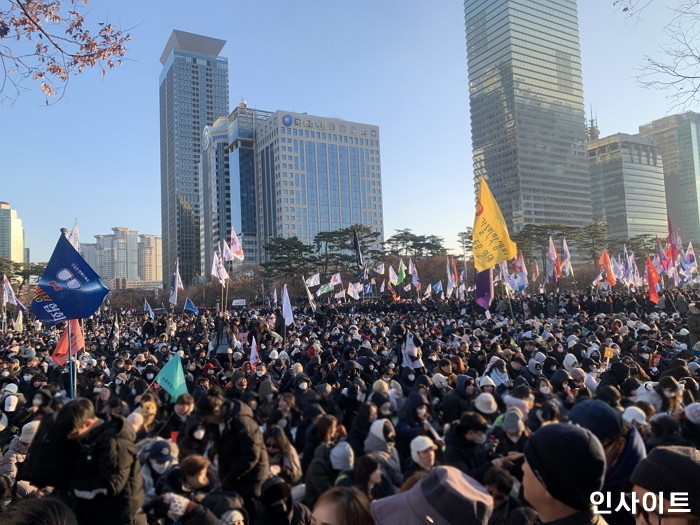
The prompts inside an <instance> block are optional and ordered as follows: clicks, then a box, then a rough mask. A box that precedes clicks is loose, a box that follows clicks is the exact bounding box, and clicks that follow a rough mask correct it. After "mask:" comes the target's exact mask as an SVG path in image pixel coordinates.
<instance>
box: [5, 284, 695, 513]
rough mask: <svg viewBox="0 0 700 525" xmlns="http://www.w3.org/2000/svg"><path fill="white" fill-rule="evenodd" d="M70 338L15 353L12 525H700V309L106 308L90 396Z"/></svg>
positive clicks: (602, 299)
mask: <svg viewBox="0 0 700 525" xmlns="http://www.w3.org/2000/svg"><path fill="white" fill-rule="evenodd" d="M696 301H697V303H696ZM115 318H118V323H115ZM62 329H63V326H53V327H49V326H42V325H41V323H39V322H38V321H35V322H33V323H32V322H31V321H30V322H29V323H28V325H27V326H26V327H25V328H24V329H23V330H22V331H14V330H13V329H12V327H10V328H9V329H8V330H6V331H5V332H4V333H2V334H1V335H0V392H1V393H2V394H1V396H0V431H1V432H0V447H1V450H2V456H1V459H0V522H2V523H8V524H32V525H39V524H47V525H49V524H50V525H54V524H60V525H64V524H65V525H69V524H70V525H73V524H78V525H127V524H141V525H143V524H146V523H149V524H173V523H182V524H205V525H219V524H222V525H224V524H225V525H250V524H260V525H277V524H280V525H282V524H284V525H292V524H294V525H296V524H311V523H314V524H317V525H351V524H352V525H358V524H360V525H362V524H378V525H387V524H391V525H393V524H401V525H408V524H413V523H416V524H417V523H432V524H462V523H483V524H487V523H488V524H493V525H505V524H508V525H510V524H513V525H520V524H533V523H539V522H543V523H550V522H552V523H557V524H586V523H600V524H602V523H605V522H608V523H611V524H614V525H617V524H620V525H624V524H632V523H634V522H635V521H637V522H639V523H649V524H653V525H656V524H657V523H675V522H678V523H688V524H700V481H699V480H700V451H699V450H698V449H699V448H700V378H699V376H700V359H698V357H699V356H700V296H698V295H696V293H695V292H694V291H679V290H674V291H673V292H667V293H664V294H663V295H662V300H661V301H660V302H659V304H658V305H656V304H653V303H650V302H649V301H647V300H646V298H645V296H644V295H642V294H640V295H636V294H619V293H609V294H593V295H591V294H587V295H584V294H581V295H578V294H558V293H557V294H549V295H544V294H543V295H539V296H532V297H528V298H519V299H508V298H501V299H497V300H496V301H495V302H494V304H493V306H492V309H491V311H490V312H485V311H484V310H482V309H481V308H479V307H476V306H474V305H473V303H471V302H457V301H442V302H432V301H424V302H412V301H395V302H384V301H366V302H358V303H355V304H352V305H340V306H339V305H326V306H323V307H321V308H319V309H317V310H315V311H314V310H311V309H310V308H305V309H303V308H299V309H296V310H295V322H294V324H293V325H290V326H284V320H283V317H282V315H281V314H280V312H279V311H275V309H274V308H260V309H257V310H255V309H239V310H236V311H232V312H226V313H223V314H208V313H203V314H201V315H198V316H194V315H189V314H183V315H169V316H158V317H157V318H156V319H151V318H149V317H148V316H146V315H144V314H143V313H142V312H137V311H120V312H115V311H114V310H109V309H103V310H102V311H101V313H100V314H98V315H95V316H94V317H92V318H90V319H86V320H85V321H84V324H83V332H84V340H85V348H84V349H81V350H80V351H79V352H78V353H77V354H76V355H75V356H74V357H75V367H76V374H75V376H74V379H73V382H74V383H75V385H74V386H75V388H76V390H77V396H76V397H75V399H70V395H69V393H70V391H71V386H72V381H71V376H70V373H69V368H68V366H66V365H63V366H61V365H58V364H57V363H56V362H55V361H54V360H53V359H52V358H51V353H52V351H53V349H54V347H55V345H56V342H57V341H58V339H59V337H60V335H61V331H62ZM254 341H255V345H256V348H257V354H258V357H259V358H258V359H254V360H253V362H251V358H250V356H251V345H252V344H253V342H254ZM173 355H177V356H179V358H180V361H181V363H182V367H183V370H184V374H185V380H186V383H187V387H188V391H189V393H188V394H182V395H180V396H179V397H177V398H176V399H171V398H170V396H169V395H168V393H167V392H166V391H165V390H164V389H162V388H159V386H158V385H157V383H154V380H155V379H156V376H157V375H158V372H159V370H160V369H161V368H162V367H163V366H164V365H165V363H166V362H167V361H168V360H169V359H170V358H171V356H173ZM650 494H651V495H652V496H654V498H655V500H654V501H655V503H654V504H653V505H652V503H651V497H650V496H649V495H650Z"/></svg>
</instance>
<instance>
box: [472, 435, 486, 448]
mask: <svg viewBox="0 0 700 525" xmlns="http://www.w3.org/2000/svg"><path fill="white" fill-rule="evenodd" d="M474 443H476V444H477V445H483V444H484V443H486V434H485V433H484V434H481V435H480V436H479V437H478V438H476V439H475V440H474Z"/></svg>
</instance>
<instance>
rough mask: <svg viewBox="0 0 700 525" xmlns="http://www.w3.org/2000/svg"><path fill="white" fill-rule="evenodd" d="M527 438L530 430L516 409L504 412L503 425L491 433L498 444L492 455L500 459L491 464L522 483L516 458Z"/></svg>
mask: <svg viewBox="0 0 700 525" xmlns="http://www.w3.org/2000/svg"><path fill="white" fill-rule="evenodd" d="M529 436H530V430H528V428H527V427H526V426H525V422H524V420H523V417H522V414H521V413H520V411H519V410H518V409H516V408H509V409H508V410H506V413H505V415H504V416H503V424H502V425H501V426H500V427H496V428H495V429H494V431H493V437H495V438H496V440H497V443H498V444H497V445H496V448H495V449H494V451H493V453H494V455H496V456H499V457H500V459H498V460H496V461H493V462H492V464H493V465H494V466H497V467H501V468H504V469H506V470H507V471H508V472H510V473H511V474H512V475H513V477H515V478H516V479H518V480H519V481H522V476H523V473H522V468H521V464H520V462H519V461H518V458H519V457H520V456H521V454H522V452H523V450H524V448H525V443H526V442H527V440H528V437H529Z"/></svg>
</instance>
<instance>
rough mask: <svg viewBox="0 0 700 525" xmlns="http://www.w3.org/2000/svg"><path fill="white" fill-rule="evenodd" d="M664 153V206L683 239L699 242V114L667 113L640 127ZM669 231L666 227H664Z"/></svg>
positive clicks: (643, 134)
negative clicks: (666, 115)
mask: <svg viewBox="0 0 700 525" xmlns="http://www.w3.org/2000/svg"><path fill="white" fill-rule="evenodd" d="M639 133H640V135H642V136H645V137H649V138H651V139H652V140H653V141H654V144H656V146H657V147H658V148H659V151H660V152H661V156H662V157H663V160H664V162H663V168H664V185H665V190H666V208H667V209H668V215H669V217H670V218H671V222H672V223H673V228H674V229H677V230H680V232H681V238H682V239H683V241H684V242H688V241H692V242H693V243H694V244H696V245H697V243H700V114H698V113H695V112H693V111H688V112H686V113H681V114H678V115H670V116H668V117H664V118H660V119H658V120H654V121H653V122H651V123H649V124H645V125H643V126H640V127H639ZM666 231H668V228H667V229H666Z"/></svg>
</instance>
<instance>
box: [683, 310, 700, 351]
mask: <svg viewBox="0 0 700 525" xmlns="http://www.w3.org/2000/svg"><path fill="white" fill-rule="evenodd" d="M686 326H687V328H688V332H690V333H689V334H688V348H693V346H695V343H697V342H698V341H700V314H694V313H692V312H690V313H689V314H688V322H687V325H686Z"/></svg>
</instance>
